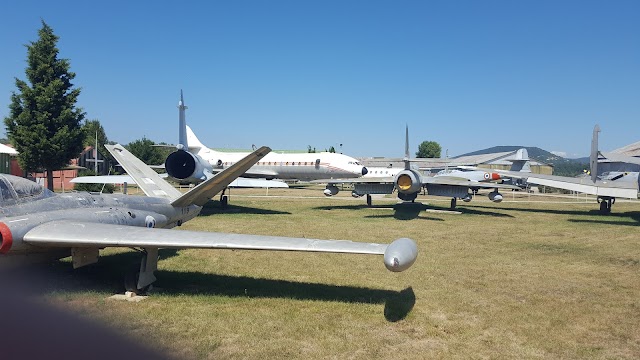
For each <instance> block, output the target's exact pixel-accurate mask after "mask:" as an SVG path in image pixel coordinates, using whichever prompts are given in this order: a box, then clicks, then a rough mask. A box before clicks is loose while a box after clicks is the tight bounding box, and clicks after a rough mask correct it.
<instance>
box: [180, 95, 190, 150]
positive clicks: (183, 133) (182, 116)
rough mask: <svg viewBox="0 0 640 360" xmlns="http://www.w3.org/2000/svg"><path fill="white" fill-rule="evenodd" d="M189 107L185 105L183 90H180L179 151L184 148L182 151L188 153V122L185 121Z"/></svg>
mask: <svg viewBox="0 0 640 360" xmlns="http://www.w3.org/2000/svg"><path fill="white" fill-rule="evenodd" d="M186 109H187V107H186V106H185V105H184V97H183V96H182V90H180V102H178V119H179V121H178V149H180V147H182V150H185V151H187V149H189V143H188V142H187V130H186V127H187V120H186V119H185V110H186Z"/></svg>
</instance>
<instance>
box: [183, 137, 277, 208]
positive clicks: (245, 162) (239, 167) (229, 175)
mask: <svg viewBox="0 0 640 360" xmlns="http://www.w3.org/2000/svg"><path fill="white" fill-rule="evenodd" d="M270 151H271V149H270V148H268V147H266V146H263V147H261V148H259V149H258V150H256V151H254V152H252V153H251V154H249V155H247V156H245V157H244V158H242V159H241V160H240V161H238V162H237V163H235V164H233V165H231V166H229V167H228V168H226V169H224V170H223V171H221V172H219V173H218V174H216V175H215V176H214V177H212V178H210V179H209V180H207V181H205V182H203V183H202V184H200V185H198V186H196V187H195V188H193V189H191V190H190V191H189V192H187V193H186V194H184V195H182V196H180V197H179V198H177V199H175V200H174V201H173V202H172V203H171V205H173V206H178V207H183V206H189V205H198V206H202V205H204V204H205V203H206V202H207V201H209V199H211V198H212V197H213V196H215V195H216V194H217V193H219V192H220V191H222V190H223V189H225V188H226V187H227V186H229V184H231V183H232V182H233V181H234V180H235V179H237V178H238V177H239V176H240V175H242V174H244V173H245V172H246V171H247V170H249V168H250V167H252V166H253V165H254V164H255V163H257V162H258V161H260V159H262V158H263V157H264V156H265V155H267V154H268V153H269V152H270Z"/></svg>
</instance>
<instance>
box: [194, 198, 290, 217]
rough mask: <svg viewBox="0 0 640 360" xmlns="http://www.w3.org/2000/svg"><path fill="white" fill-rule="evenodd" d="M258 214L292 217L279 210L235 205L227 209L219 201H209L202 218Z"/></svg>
mask: <svg viewBox="0 0 640 360" xmlns="http://www.w3.org/2000/svg"><path fill="white" fill-rule="evenodd" d="M234 213H239V214H257V215H283V214H286V215H290V214H291V213H290V212H286V211H278V210H269V209H259V208H252V207H246V206H239V205H234V204H228V205H227V207H226V208H225V209H223V208H222V207H221V206H220V202H219V201H213V200H212V201H209V202H208V203H206V204H204V206H203V207H202V210H201V211H200V216H210V215H216V214H234Z"/></svg>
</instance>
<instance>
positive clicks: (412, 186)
mask: <svg viewBox="0 0 640 360" xmlns="http://www.w3.org/2000/svg"><path fill="white" fill-rule="evenodd" d="M394 185H395V187H396V189H398V194H417V193H419V192H420V189H422V182H421V180H420V174H418V173H417V172H416V171H414V170H402V171H400V172H399V173H398V174H397V175H396V178H395V181H394ZM401 198H402V197H401Z"/></svg>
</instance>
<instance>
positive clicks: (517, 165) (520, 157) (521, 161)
mask: <svg viewBox="0 0 640 360" xmlns="http://www.w3.org/2000/svg"><path fill="white" fill-rule="evenodd" d="M509 161H511V162H512V164H511V168H510V169H509V171H518V172H524V173H530V172H531V164H530V162H529V152H528V151H527V149H525V148H522V149H518V151H516V153H515V155H514V157H513V158H512V159H509Z"/></svg>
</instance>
